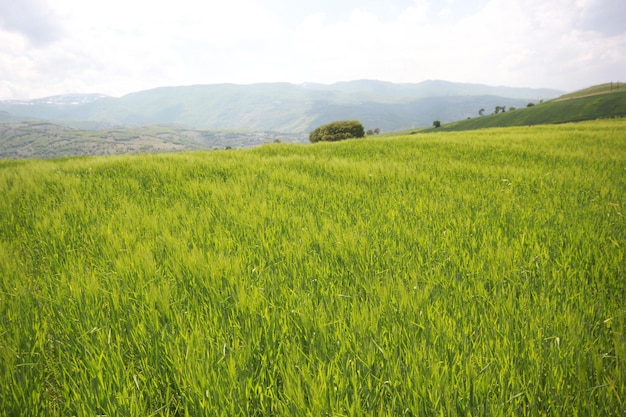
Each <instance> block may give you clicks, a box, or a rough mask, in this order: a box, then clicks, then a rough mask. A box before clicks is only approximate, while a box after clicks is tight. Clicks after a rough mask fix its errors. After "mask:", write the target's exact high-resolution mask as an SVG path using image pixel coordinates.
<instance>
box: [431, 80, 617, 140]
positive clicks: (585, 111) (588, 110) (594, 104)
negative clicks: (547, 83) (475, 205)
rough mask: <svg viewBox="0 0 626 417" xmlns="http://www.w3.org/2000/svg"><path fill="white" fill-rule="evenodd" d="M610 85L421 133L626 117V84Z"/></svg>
mask: <svg viewBox="0 0 626 417" xmlns="http://www.w3.org/2000/svg"><path fill="white" fill-rule="evenodd" d="M609 86H610V85H609V84H603V85H601V86H596V87H592V88H589V89H585V90H581V91H577V92H574V93H571V94H566V95H564V96H561V97H559V98H557V99H554V100H551V101H548V102H544V103H541V104H538V105H534V106H531V107H525V108H521V109H516V110H512V111H511V110H509V111H506V112H504V113H499V114H491V115H488V116H482V117H474V118H471V119H467V120H460V121H457V122H453V123H447V124H444V125H442V126H441V127H440V128H438V129H434V128H431V129H426V130H423V131H422V132H432V131H435V130H436V131H462V130H475V129H484V128H489V127H509V126H532V125H539V124H555V123H567V122H579V121H583V120H595V119H607V118H614V117H625V116H626V87H624V85H623V84H622V85H621V88H620V89H617V88H613V89H611V88H610V87H609Z"/></svg>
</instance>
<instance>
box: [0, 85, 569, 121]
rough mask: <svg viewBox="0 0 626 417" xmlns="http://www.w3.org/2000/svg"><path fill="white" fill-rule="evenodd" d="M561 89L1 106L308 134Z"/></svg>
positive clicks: (262, 89) (44, 113) (327, 88)
mask: <svg viewBox="0 0 626 417" xmlns="http://www.w3.org/2000/svg"><path fill="white" fill-rule="evenodd" d="M562 93H563V92H561V91H558V90H550V89H528V88H512V87H492V86H486V85H481V84H461V83H452V82H446V81H424V82H422V83H418V84H395V83H389V82H383V81H375V80H359V81H350V82H340V83H335V84H331V85H324V84H309V83H307V84H301V85H295V84H288V83H268V84H250V85H236V84H212V85H195V86H182V87H161V88H155V89H151V90H146V91H139V92H136V93H132V94H128V95H125V96H123V97H119V98H114V97H107V96H103V95H100V94H87V95H65V96H54V97H47V98H43V99H37V100H30V101H2V102H0V111H2V112H6V113H8V114H9V116H10V117H11V119H12V120H20V119H23V120H28V119H40V120H50V121H54V122H55V123H61V124H64V125H67V126H72V127H78V128H83V129H85V128H94V129H95V128H105V127H114V126H139V125H148V124H170V125H176V126H185V127H189V128H193V129H212V130H220V129H238V130H248V131H276V132H286V133H289V132H292V133H303V132H308V131H310V130H312V129H314V128H315V127H317V126H319V125H321V124H324V123H327V122H330V121H334V120H341V119H358V120H360V121H361V122H362V123H363V124H364V126H365V127H366V128H375V127H378V128H380V129H382V130H383V131H390V130H399V129H409V128H414V127H421V126H429V125H430V124H432V121H433V120H435V119H436V120H440V121H441V122H442V123H446V122H450V121H454V120H459V119H464V118H467V117H473V116H477V115H478V111H479V110H480V109H481V108H485V109H492V108H494V107H495V106H507V107H509V106H516V107H521V106H525V105H526V104H527V103H528V101H539V100H540V99H550V98H553V97H557V96H559V95H561V94H562ZM5 117H8V116H5Z"/></svg>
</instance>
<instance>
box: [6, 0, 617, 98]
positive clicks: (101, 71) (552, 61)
mask: <svg viewBox="0 0 626 417" xmlns="http://www.w3.org/2000/svg"><path fill="white" fill-rule="evenodd" d="M0 1H2V0H0ZM13 3H15V2H12V3H10V4H13ZM7 4H9V3H7ZM7 4H4V3H3V4H2V6H0V16H2V18H1V19H2V21H1V22H0V80H2V81H1V82H0V99H2V98H28V97H37V96H43V95H52V94H60V93H67V92H101V93H105V94H111V95H121V94H125V93H128V92H132V91H137V90H141V89H146V88H152V87H156V86H161V85H183V84H199V83H216V82H235V83H252V82H272V81H287V82H305V81H306V82H327V83H330V82H335V81H341V80H349V79H360V78H375V79H382V80H387V81H395V82H419V81H422V80H424V79H446V80H450V81H460V82H478V83H486V84H492V85H496V84H497V85H512V86H531V87H555V88H562V89H565V90H572V89H575V88H580V87H585V86H588V85H592V84H594V83H600V82H606V81H610V80H611V79H613V80H617V78H616V77H618V74H620V73H621V72H622V71H620V67H621V68H622V69H623V68H624V67H625V66H626V57H625V54H624V51H625V48H626V34H625V32H624V30H623V29H621V28H622V26H621V25H619V23H618V22H617V20H616V19H615V18H614V16H617V15H619V16H622V15H623V13H622V11H623V9H624V6H623V5H622V2H621V0H576V1H575V2H572V1H571V0H552V1H550V2H546V1H545V0H477V1H472V2H467V1H461V0H439V1H435V0H396V1H391V2H381V1H376V0H365V1H357V0H348V1H346V2H336V1H331V0H322V1H320V2H304V3H296V2H292V1H288V0H231V1H229V2H197V1H194V0H177V1H176V2H171V1H164V0H133V1H128V0H107V1H106V2H105V1H102V0H99V1H93V2H85V1H79V0H54V3H52V0H48V2H46V1H44V0H25V2H24V5H25V6H24V8H19V7H17V6H10V5H9V6H7ZM53 4H54V7H53V6H52V5H53ZM605 7H607V8H609V9H610V13H608V12H606V11H605ZM7 11H8V12H7ZM5 12H6V13H5ZM25 22H26V23H25ZM34 22H38V23H37V24H35V23H34Z"/></svg>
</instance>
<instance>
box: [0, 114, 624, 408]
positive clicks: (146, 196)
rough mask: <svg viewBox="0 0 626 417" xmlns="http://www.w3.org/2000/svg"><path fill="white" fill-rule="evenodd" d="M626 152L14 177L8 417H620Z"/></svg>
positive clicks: (181, 164) (358, 159)
mask: <svg viewBox="0 0 626 417" xmlns="http://www.w3.org/2000/svg"><path fill="white" fill-rule="evenodd" d="M625 132H626V122H625V121H623V120H619V121H600V122H590V123H581V124H575V125H572V124H569V125H560V126H541V127H524V128H511V129H499V130H497V131H481V132H475V133H472V132H464V133H458V134H457V133H448V134H445V135H442V134H436V135H428V134H426V135H420V136H409V137H400V138H393V139H370V140H355V141H345V142H341V143H334V144H318V145H311V146H295V145H285V144H279V145H267V146H262V147H259V148H255V149H250V150H237V151H233V152H204V153H203V152H200V153H185V154H170V155H143V156H115V157H106V158H105V157H97V158H79V159H65V160H51V161H0V194H2V195H3V198H2V199H0V335H2V337H1V338H0V393H1V394H0V395H1V396H0V400H1V402H2V404H1V407H0V410H1V411H0V414H1V413H5V415H46V416H51V415H118V414H119V415H154V414H157V415H225V416H226V415H228V416H233V415H326V414H327V415H340V414H341V415H352V416H363V415H377V416H380V415H415V416H416V415H451V414H455V415H470V414H476V415H520V416H524V415H543V414H554V415H576V414H578V415H589V416H594V415H596V416H604V415H618V414H623V413H624V412H625V411H626V408H625V404H624V399H625V398H626V365H625V364H626V360H625V358H626V339H625V337H626V336H625V334H626V310H625V309H624V304H623V301H624V299H625V297H626V284H625V282H626V269H625V265H626V258H625V252H624V242H625V241H626V232H625V231H626V223H625V220H624V216H623V211H624V206H625V204H626V195H625V189H626V188H625V182H624V178H625V177H624V175H625V173H624V164H625V163H626V159H625V158H626V136H625V134H626V133H625Z"/></svg>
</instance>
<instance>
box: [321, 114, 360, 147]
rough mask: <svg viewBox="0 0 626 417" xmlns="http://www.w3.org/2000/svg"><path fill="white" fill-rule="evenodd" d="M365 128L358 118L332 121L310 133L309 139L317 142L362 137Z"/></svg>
mask: <svg viewBox="0 0 626 417" xmlns="http://www.w3.org/2000/svg"><path fill="white" fill-rule="evenodd" d="M364 136H365V129H363V125H362V124H361V122H359V121H358V120H344V121H340V122H332V123H328V124H325V125H323V126H320V127H318V128H317V129H315V130H314V131H312V132H311V133H310V134H309V140H310V141H311V142H313V143H315V142H336V141H338V140H344V139H351V138H362V137H364Z"/></svg>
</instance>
